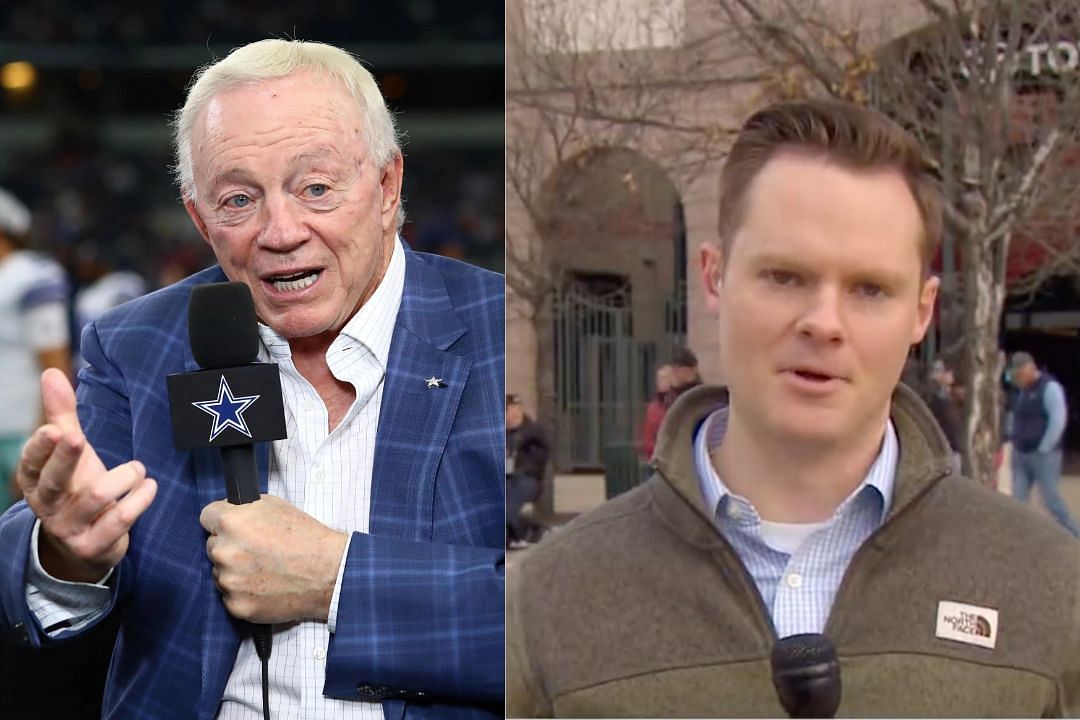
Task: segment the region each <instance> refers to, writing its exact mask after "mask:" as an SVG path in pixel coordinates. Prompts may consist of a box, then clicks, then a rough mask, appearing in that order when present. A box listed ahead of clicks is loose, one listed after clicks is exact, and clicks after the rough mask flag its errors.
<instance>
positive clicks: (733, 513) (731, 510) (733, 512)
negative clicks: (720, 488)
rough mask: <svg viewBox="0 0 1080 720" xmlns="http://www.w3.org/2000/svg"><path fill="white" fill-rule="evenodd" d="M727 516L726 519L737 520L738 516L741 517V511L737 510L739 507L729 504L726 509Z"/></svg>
mask: <svg viewBox="0 0 1080 720" xmlns="http://www.w3.org/2000/svg"><path fill="white" fill-rule="evenodd" d="M727 514H728V517H729V518H731V519H732V520H738V519H739V516H740V515H742V511H741V510H739V506H738V505H736V504H735V503H729V504H728V508H727Z"/></svg>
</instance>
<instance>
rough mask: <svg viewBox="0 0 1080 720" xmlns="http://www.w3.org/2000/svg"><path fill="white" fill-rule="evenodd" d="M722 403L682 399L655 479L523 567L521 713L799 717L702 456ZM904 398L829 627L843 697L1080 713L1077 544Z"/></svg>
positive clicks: (931, 706)
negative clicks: (886, 482)
mask: <svg viewBox="0 0 1080 720" xmlns="http://www.w3.org/2000/svg"><path fill="white" fill-rule="evenodd" d="M723 402H726V391H725V390H724V389H722V388H716V387H701V388H697V389H695V390H693V391H692V392H689V393H687V394H686V395H685V396H684V397H682V398H680V400H679V402H678V403H677V404H676V405H675V406H673V407H672V409H671V411H670V412H669V413H668V416H667V418H666V419H665V421H664V424H663V427H662V428H661V431H660V439H659V443H658V446H657V451H656V455H655V457H654V466H655V468H656V473H655V474H654V475H653V477H652V478H651V479H650V480H649V481H648V482H647V483H645V484H644V485H642V486H640V487H638V488H635V489H634V490H632V491H630V492H627V493H625V494H623V495H621V496H619V497H618V498H615V499H614V500H612V501H611V502H608V503H605V504H604V505H603V506H601V507H599V508H597V509H596V510H594V511H593V512H590V513H588V514H586V515H584V516H582V517H580V518H578V519H577V520H575V521H574V522H573V523H571V524H570V525H568V526H567V527H566V528H564V529H563V530H561V531H559V532H558V533H556V534H555V535H553V536H550V537H549V538H548V539H546V540H545V541H544V542H543V543H541V544H540V545H539V546H537V547H536V548H535V549H533V550H531V551H529V553H528V555H527V556H526V557H525V558H523V559H522V560H521V561H520V563H518V564H517V566H516V567H511V568H510V570H509V572H508V576H509V586H510V589H509V595H508V600H509V607H508V608H507V618H506V620H507V686H506V692H507V706H506V709H507V716H508V717H530V716H537V717H542V716H556V717H559V716H573V717H625V716H633V717H723V716H736V717H754V716H772V717H784V716H785V713H784V711H783V709H782V707H781V706H780V704H779V701H778V700H777V699H776V693H775V691H774V690H773V687H772V681H771V675H770V670H769V654H770V651H771V649H772V646H773V644H774V643H775V641H776V633H775V630H774V629H773V626H772V622H771V620H770V618H769V614H768V612H767V610H766V608H765V606H764V604H763V602H762V601H761V598H760V594H759V593H758V591H757V588H756V587H755V585H754V582H753V580H752V579H751V577H750V575H749V573H748V572H747V571H746V569H745V567H744V566H743V565H742V563H741V562H740V561H739V559H738V557H737V556H736V554H735V552H734V551H733V550H732V548H731V546H730V545H729V544H728V542H727V541H726V540H725V539H724V538H723V536H722V535H721V534H720V533H719V532H718V530H717V529H716V527H715V525H714V524H713V521H712V513H711V511H710V510H709V509H707V508H705V506H704V504H703V501H702V499H701V495H700V492H699V490H698V482H697V476H696V472H695V470H694V461H693V443H692V437H693V433H694V429H695V428H696V427H697V425H698V424H699V422H700V421H701V420H703V419H704V418H705V417H706V416H707V415H708V414H709V412H711V411H712V410H713V409H714V408H716V407H717V406H718V405H720V404H721V403H723ZM891 414H892V420H893V423H894V425H895V427H896V431H897V435H898V437H899V441H900V457H899V460H898V468H897V477H896V484H895V489H894V497H893V502H892V507H891V508H890V511H889V514H888V516H887V517H886V518H885V521H884V523H883V524H882V526H881V528H880V529H878V530H877V531H876V532H875V533H874V534H873V535H872V536H871V537H870V538H869V539H868V540H867V541H866V542H865V543H864V544H863V545H862V547H861V548H860V549H859V550H858V551H857V552H856V554H855V557H854V558H853V559H852V562H851V565H850V566H849V568H848V570H847V573H846V574H845V576H844V579H843V582H842V583H841V585H840V588H839V590H838V591H837V594H836V598H835V601H834V604H833V607H832V611H831V614H830V616H829V620H828V623H827V625H826V628H825V634H826V635H827V636H828V637H829V638H830V639H832V641H833V642H834V643H835V645H836V648H837V653H838V656H839V660H840V668H841V682H842V687H843V695H842V700H841V703H840V709H839V712H838V715H839V716H849V717H850V716H862V717H872V716H890V717H919V716H936V717H957V716H965V717H978V716H981V717H989V716H1005V717H1039V716H1062V715H1068V714H1070V712H1071V713H1077V712H1080V543H1078V542H1077V541H1076V540H1075V539H1073V538H1072V537H1071V536H1069V535H1068V533H1066V532H1065V531H1064V530H1062V529H1060V528H1058V527H1057V526H1055V525H1054V524H1053V523H1052V522H1051V521H1049V520H1048V519H1046V518H1044V517H1042V516H1040V515H1038V514H1036V513H1035V512H1034V511H1032V510H1030V509H1028V508H1026V507H1023V506H1021V505H1020V504H1018V503H1016V502H1015V501H1014V500H1012V499H1011V498H1009V497H1006V496H1004V495H1002V494H1000V493H996V492H992V491H990V490H987V489H986V488H983V487H981V486H979V485H977V484H976V483H975V482H973V481H972V480H970V479H967V478H963V477H959V476H957V475H954V474H952V470H951V468H952V453H951V451H950V450H949V446H948V444H947V443H946V441H945V437H944V435H943V434H942V432H941V430H940V428H939V427H938V426H937V424H936V423H935V422H934V419H933V416H932V415H931V414H930V412H929V410H928V409H927V408H926V406H925V405H924V404H923V403H922V401H921V400H919V399H918V398H917V397H916V396H915V394H914V393H913V392H911V391H910V390H908V389H907V388H906V387H904V386H898V388H897V390H896V392H895V393H894V396H893V404H892V413H891ZM941 603H956V604H959V605H950V604H946V605H942V604H941ZM995 611H996V614H995ZM988 646H989V647H988Z"/></svg>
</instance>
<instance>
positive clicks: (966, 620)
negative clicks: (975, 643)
mask: <svg viewBox="0 0 1080 720" xmlns="http://www.w3.org/2000/svg"><path fill="white" fill-rule="evenodd" d="M945 622H946V624H948V625H950V626H951V627H952V629H953V630H955V631H956V632H960V633H964V634H966V635H978V636H980V637H986V638H988V637H990V621H989V620H987V619H986V618H984V617H983V616H982V615H976V614H975V613H969V612H962V613H960V614H959V615H946V616H945Z"/></svg>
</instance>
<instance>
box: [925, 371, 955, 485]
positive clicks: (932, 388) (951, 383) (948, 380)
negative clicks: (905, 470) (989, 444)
mask: <svg viewBox="0 0 1080 720" xmlns="http://www.w3.org/2000/svg"><path fill="white" fill-rule="evenodd" d="M926 401H927V405H928V406H929V407H930V412H932V413H933V414H934V418H935V419H936V420H937V421H938V425H940V426H941V429H942V431H944V433H945V439H946V440H948V441H949V447H950V448H952V451H953V459H954V461H955V463H956V471H957V472H960V446H961V441H962V437H963V436H962V433H961V430H962V425H961V422H962V414H961V412H960V408H961V406H960V401H959V397H958V395H957V392H956V375H955V374H954V373H953V371H952V368H950V367H948V366H947V365H946V364H945V361H944V360H935V361H934V364H933V365H931V367H930V383H929V389H928V392H927V398H926Z"/></svg>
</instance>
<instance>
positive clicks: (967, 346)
mask: <svg viewBox="0 0 1080 720" xmlns="http://www.w3.org/2000/svg"><path fill="white" fill-rule="evenodd" d="M981 225H982V224H981V223H977V224H976V225H975V227H974V228H973V233H974V236H973V237H972V238H970V239H969V241H968V242H965V243H964V246H965V247H966V249H967V252H966V257H965V258H964V267H963V276H964V294H965V295H966V302H965V303H964V319H963V321H964V336H965V338H966V342H965V343H964V348H963V353H962V361H961V367H962V368H963V369H964V371H965V382H964V389H965V395H966V401H965V403H964V406H965V407H964V411H965V412H964V447H963V453H962V454H963V459H964V471H965V473H966V474H967V475H969V476H970V477H972V478H973V479H975V480H976V481H978V482H979V483H981V484H983V485H986V486H988V487H995V486H996V472H995V467H994V458H995V455H996V453H997V451H998V449H999V438H998V430H999V428H1000V427H1001V425H1000V411H1001V385H1000V378H1001V373H1002V370H1003V367H1002V360H1001V351H1000V348H999V347H998V336H999V333H1000V321H1001V312H1002V307H1003V304H1004V300H1005V283H1004V278H999V277H998V274H999V272H998V265H999V263H997V262H996V258H995V255H994V248H993V247H992V246H990V244H989V243H987V242H985V241H984V240H982V239H981V238H980V235H981V232H980V230H981Z"/></svg>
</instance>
